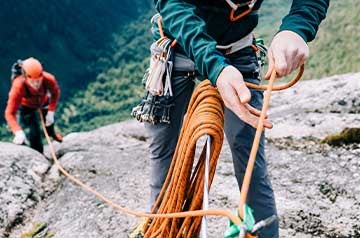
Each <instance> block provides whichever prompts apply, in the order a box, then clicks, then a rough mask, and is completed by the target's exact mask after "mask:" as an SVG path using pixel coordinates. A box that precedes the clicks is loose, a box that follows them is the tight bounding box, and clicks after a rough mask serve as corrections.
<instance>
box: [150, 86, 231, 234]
mask: <svg viewBox="0 0 360 238" xmlns="http://www.w3.org/2000/svg"><path fill="white" fill-rule="evenodd" d="M223 127H224V105H223V103H222V100H221V96H220V94H219V92H218V91H217V90H216V89H215V88H214V87H213V86H212V85H211V83H210V82H209V81H208V80H206V81H203V82H202V83H200V84H199V85H198V86H197V88H196V89H195V91H194V92H193V95H192V97H191V100H190V104H189V107H188V111H187V114H186V116H185V119H184V123H183V126H182V129H181V132H180V137H179V140H178V143H177V146H176V149H175V153H174V156H173V159H172V163H171V165H170V168H169V172H168V174H167V178H166V180H165V183H164V185H163V187H162V190H161V192H160V195H159V196H158V199H157V201H156V203H155V205H154V207H153V210H152V213H154V212H155V211H157V213H161V214H166V213H175V212H181V211H194V210H200V209H201V207H202V200H203V192H204V186H203V184H204V169H205V154H206V153H205V152H206V149H205V147H204V149H203V150H202V153H201V156H200V158H199V160H198V161H197V164H196V166H195V169H194V170H193V165H194V162H196V161H195V150H196V143H197V142H198V140H199V139H200V138H201V137H203V136H205V135H209V136H211V141H212V143H211V150H210V155H211V156H210V173H209V189H210V185H211V182H212V180H213V177H214V174H215V169H216V164H217V160H218V157H219V154H220V151H221V147H222V144H223V139H224V133H223ZM148 223H150V225H149V226H148V227H146V229H145V237H147V238H151V237H197V235H196V234H198V233H199V231H200V230H199V229H200V223H201V217H186V218H185V219H179V218H174V219H167V218H154V219H153V220H149V221H148Z"/></svg>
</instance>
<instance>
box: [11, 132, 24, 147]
mask: <svg viewBox="0 0 360 238" xmlns="http://www.w3.org/2000/svg"><path fill="white" fill-rule="evenodd" d="M25 142H26V136H25V133H24V131H23V130H19V131H16V132H15V136H14V139H13V143H14V144H17V145H23V144H25Z"/></svg>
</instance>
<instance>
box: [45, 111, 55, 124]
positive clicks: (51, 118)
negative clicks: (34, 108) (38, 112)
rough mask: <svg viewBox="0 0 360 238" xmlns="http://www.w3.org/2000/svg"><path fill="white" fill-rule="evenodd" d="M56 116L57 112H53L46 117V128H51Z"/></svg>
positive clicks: (49, 112)
mask: <svg viewBox="0 0 360 238" xmlns="http://www.w3.org/2000/svg"><path fill="white" fill-rule="evenodd" d="M54 114H55V112H53V111H48V112H47V114H46V117H45V125H46V126H51V125H52V124H54Z"/></svg>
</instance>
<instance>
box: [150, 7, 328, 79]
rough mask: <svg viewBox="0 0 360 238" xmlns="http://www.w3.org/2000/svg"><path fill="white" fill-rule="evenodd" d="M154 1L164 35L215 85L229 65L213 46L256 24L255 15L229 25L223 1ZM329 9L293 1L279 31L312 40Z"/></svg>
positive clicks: (227, 10)
mask: <svg viewBox="0 0 360 238" xmlns="http://www.w3.org/2000/svg"><path fill="white" fill-rule="evenodd" d="M155 1H156V9H157V11H158V12H159V13H160V15H161V16H162V21H163V28H164V31H165V34H166V35H167V36H170V37H172V38H174V39H176V40H177V42H178V45H179V47H180V48H181V50H182V51H183V52H184V53H185V54H186V55H187V56H188V57H189V58H190V59H192V60H193V61H194V62H195V65H196V67H197V69H198V70H199V72H200V73H201V74H202V75H203V76H205V77H207V78H209V79H210V81H211V82H212V83H213V84H214V85H215V84H216V79H217V77H218V75H219V74H220V72H221V71H222V70H223V68H224V67H226V66H228V65H229V64H230V63H229V61H228V60H227V59H226V57H225V56H224V55H223V54H222V53H221V52H219V51H218V50H216V45H217V44H220V45H227V44H230V43H232V42H235V41H236V40H238V39H241V38H242V37H244V36H245V35H247V34H248V33H250V32H251V31H252V30H253V29H254V28H255V27H256V25H257V23H258V15H257V14H249V15H248V16H246V17H244V18H242V19H240V20H239V21H236V22H231V21H230V20H229V13H230V10H231V8H230V6H229V5H227V3H226V1H225V0H155ZM261 2H262V0H258V1H257V3H256V5H255V6H254V10H257V9H258V8H260V5H261ZM328 6H329V0H293V2H292V6H291V10H290V13H289V14H288V15H287V16H285V17H284V18H283V21H282V24H281V26H280V31H283V30H290V31H294V32H296V33H298V34H299V35H300V36H301V37H302V38H303V39H304V40H305V41H306V42H309V41H311V40H313V39H314V37H315V34H316V32H317V30H318V26H319V24H320V22H321V21H322V20H323V19H324V18H325V15H326V11H327V8H328ZM155 35H156V33H155Z"/></svg>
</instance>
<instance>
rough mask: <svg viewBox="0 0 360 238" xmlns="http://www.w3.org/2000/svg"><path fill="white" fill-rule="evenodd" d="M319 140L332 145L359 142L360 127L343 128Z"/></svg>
mask: <svg viewBox="0 0 360 238" xmlns="http://www.w3.org/2000/svg"><path fill="white" fill-rule="evenodd" d="M321 142H322V143H327V144H329V145H332V146H341V145H348V144H353V143H360V128H345V129H344V130H343V131H341V132H340V133H338V134H333V135H329V136H327V137H325V138H324V139H323V140H322V141H321Z"/></svg>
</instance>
